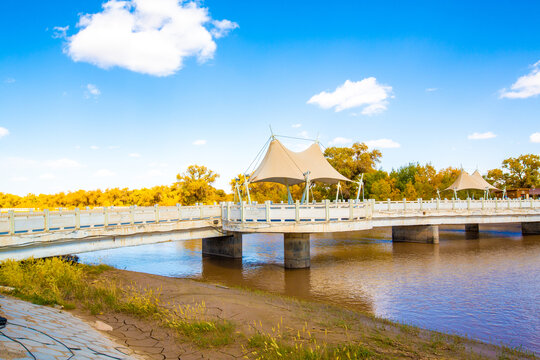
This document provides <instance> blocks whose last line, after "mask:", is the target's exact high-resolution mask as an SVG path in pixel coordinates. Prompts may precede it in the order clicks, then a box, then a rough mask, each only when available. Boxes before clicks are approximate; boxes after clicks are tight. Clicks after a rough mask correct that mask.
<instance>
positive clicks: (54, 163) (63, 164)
mask: <svg viewBox="0 0 540 360" xmlns="http://www.w3.org/2000/svg"><path fill="white" fill-rule="evenodd" d="M43 165H44V166H45V167H48V168H51V169H75V168H80V167H81V164H79V163H78V162H77V161H75V160H72V159H66V158H64V159H58V160H48V161H45V162H44V163H43Z"/></svg>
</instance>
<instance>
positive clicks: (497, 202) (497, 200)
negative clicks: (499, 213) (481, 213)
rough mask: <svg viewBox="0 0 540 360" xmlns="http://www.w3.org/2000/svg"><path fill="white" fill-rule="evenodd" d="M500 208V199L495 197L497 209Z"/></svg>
mask: <svg viewBox="0 0 540 360" xmlns="http://www.w3.org/2000/svg"><path fill="white" fill-rule="evenodd" d="M498 208H499V199H497V198H495V210H497V209H498Z"/></svg>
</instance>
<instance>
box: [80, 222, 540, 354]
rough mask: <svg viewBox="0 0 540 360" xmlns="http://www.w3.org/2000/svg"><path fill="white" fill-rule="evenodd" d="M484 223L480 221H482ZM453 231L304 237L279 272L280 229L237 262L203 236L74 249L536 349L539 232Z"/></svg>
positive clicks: (539, 341)
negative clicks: (471, 235)
mask: <svg viewBox="0 0 540 360" xmlns="http://www.w3.org/2000/svg"><path fill="white" fill-rule="evenodd" d="M481 230H484V228H481ZM518 230H519V228H516V227H510V228H503V227H491V228H490V229H488V230H487V231H482V232H481V239H480V240H465V238H464V233H463V231H461V230H460V229H458V228H455V229H445V230H444V231H441V234H440V237H441V243H440V244H439V245H430V244H413V243H392V242H391V241H390V240H388V239H389V231H388V230H387V229H385V230H380V231H373V232H369V233H366V232H363V233H352V234H351V233H348V234H335V235H333V236H332V235H319V236H312V241H311V268H310V269H303V270H289V271H285V270H284V269H283V267H282V264H283V240H282V237H281V236H278V235H248V236H245V237H244V242H243V259H242V260H231V259H220V258H214V257H204V258H203V257H202V256H201V241H200V240H196V241H195V240H194V241H184V242H175V243H162V244H156V245H145V246H139V247H131V248H121V249H115V250H107V251H98V252H93V253H86V254H80V257H81V261H83V262H86V263H95V262H103V263H106V264H109V265H112V266H114V267H117V268H120V269H127V270H133V271H140V272H147V273H152V274H158V275H165V276H174V277H190V278H195V279H204V280H206V281H211V282H219V283H224V284H229V285H242V286H248V287H252V288H257V289H263V290H268V291H272V292H277V293H281V294H287V295H292V296H297V297H301V298H306V299H316V300H320V301H325V302H331V303H337V304H341V305H344V306H347V307H350V308H354V309H357V310H362V311H368V312H371V313H375V314H376V315H379V316H382V317H387V318H390V319H393V320H398V321H401V322H405V323H408V324H414V325H419V326H421V327H425V328H429V329H434V330H440V331H445V332H451V333H458V334H462V335H468V336H470V337H473V338H476V339H480V340H484V341H489V342H492V343H496V344H500V343H504V344H507V345H510V346H519V345H522V346H523V347H524V348H526V349H529V350H532V351H534V352H537V353H538V352H540V236H529V237H524V238H523V237H522V236H521V233H520V232H519V231H518Z"/></svg>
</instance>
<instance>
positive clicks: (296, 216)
mask: <svg viewBox="0 0 540 360" xmlns="http://www.w3.org/2000/svg"><path fill="white" fill-rule="evenodd" d="M294 219H295V220H296V222H299V221H300V200H296V202H295V203H294Z"/></svg>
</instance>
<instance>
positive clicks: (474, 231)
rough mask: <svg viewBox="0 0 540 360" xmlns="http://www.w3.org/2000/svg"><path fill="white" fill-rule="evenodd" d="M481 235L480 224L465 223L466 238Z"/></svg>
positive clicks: (474, 237) (476, 237)
mask: <svg viewBox="0 0 540 360" xmlns="http://www.w3.org/2000/svg"><path fill="white" fill-rule="evenodd" d="M479 237H480V230H479V226H478V224H465V238H466V239H478V238H479Z"/></svg>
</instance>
